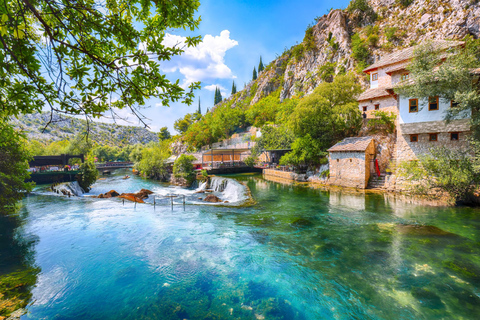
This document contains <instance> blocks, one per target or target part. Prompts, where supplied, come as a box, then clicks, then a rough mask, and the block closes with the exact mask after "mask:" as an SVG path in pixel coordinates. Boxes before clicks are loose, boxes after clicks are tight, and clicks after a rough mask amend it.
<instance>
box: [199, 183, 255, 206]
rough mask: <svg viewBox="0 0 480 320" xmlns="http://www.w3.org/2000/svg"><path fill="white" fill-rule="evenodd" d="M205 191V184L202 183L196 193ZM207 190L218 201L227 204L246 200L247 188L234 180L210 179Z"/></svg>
mask: <svg viewBox="0 0 480 320" xmlns="http://www.w3.org/2000/svg"><path fill="white" fill-rule="evenodd" d="M206 189H207V183H206V182H203V183H202V184H201V185H200V187H199V188H198V189H197V191H200V190H206ZM208 189H210V190H212V191H213V192H214V193H215V194H216V195H217V196H218V197H219V198H220V199H222V200H223V201H228V202H229V203H237V202H242V201H245V200H247V199H248V194H247V187H245V186H244V185H243V184H241V183H239V182H238V181H236V180H234V179H228V178H223V177H212V178H211V179H210V187H209V188H208Z"/></svg>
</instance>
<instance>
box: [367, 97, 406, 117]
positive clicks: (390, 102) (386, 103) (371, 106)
mask: <svg viewBox="0 0 480 320" xmlns="http://www.w3.org/2000/svg"><path fill="white" fill-rule="evenodd" d="M370 101H372V102H370ZM376 104H379V105H380V111H385V112H393V113H394V114H398V108H397V100H396V99H395V98H394V97H392V96H388V97H379V98H375V99H372V100H365V101H360V102H359V104H358V106H359V108H360V112H362V113H363V107H367V112H366V113H367V118H374V116H373V112H374V111H375V105H376Z"/></svg>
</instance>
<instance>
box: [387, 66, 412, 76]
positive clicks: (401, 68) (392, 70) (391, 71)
mask: <svg viewBox="0 0 480 320" xmlns="http://www.w3.org/2000/svg"><path fill="white" fill-rule="evenodd" d="M403 70H407V66H405V65H403V66H398V67H396V68H391V69H388V70H387V71H386V73H387V74H392V73H394V72H397V71H403Z"/></svg>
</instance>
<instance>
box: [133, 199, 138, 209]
mask: <svg viewBox="0 0 480 320" xmlns="http://www.w3.org/2000/svg"><path fill="white" fill-rule="evenodd" d="M133 199H135V207H134V208H136V207H137V198H135V197H133Z"/></svg>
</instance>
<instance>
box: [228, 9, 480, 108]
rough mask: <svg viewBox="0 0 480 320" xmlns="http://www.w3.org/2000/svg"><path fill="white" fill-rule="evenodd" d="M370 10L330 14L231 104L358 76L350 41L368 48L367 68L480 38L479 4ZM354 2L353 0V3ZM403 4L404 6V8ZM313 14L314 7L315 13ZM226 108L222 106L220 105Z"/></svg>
mask: <svg viewBox="0 0 480 320" xmlns="http://www.w3.org/2000/svg"><path fill="white" fill-rule="evenodd" d="M367 2H368V5H369V8H368V10H365V9H363V10H360V9H355V7H354V6H353V5H352V4H351V5H350V6H349V8H347V9H346V10H332V11H331V12H330V13H329V14H328V15H324V16H323V17H321V18H319V19H318V21H317V23H316V24H315V25H314V26H312V27H310V28H308V29H307V31H306V34H305V38H304V40H303V42H302V43H300V44H299V45H297V46H294V47H292V48H291V49H289V50H287V51H285V52H284V53H283V54H282V55H281V56H280V57H279V58H277V59H276V60H274V61H272V62H271V63H270V64H269V65H268V66H267V67H266V69H265V70H264V71H263V72H262V73H260V74H259V77H258V79H257V80H256V81H252V82H250V83H249V84H247V86H246V88H245V89H244V90H242V91H241V92H239V93H237V94H236V95H235V96H233V97H230V98H229V99H228V100H231V99H234V100H236V102H234V103H233V104H232V106H233V107H234V106H235V105H237V104H238V102H240V101H242V103H246V104H254V103H255V102H257V101H259V100H260V99H261V98H262V97H265V96H267V95H269V94H270V93H272V92H273V91H276V90H277V89H279V88H281V93H280V99H281V100H284V99H286V98H291V97H292V96H294V95H296V94H309V93H310V92H312V91H313V89H314V88H315V87H316V86H317V85H318V84H319V83H321V82H322V81H330V80H331V78H332V77H333V76H334V75H335V74H338V73H340V72H346V71H356V72H357V73H358V74H359V80H360V81H362V82H363V83H364V84H365V85H366V79H365V77H362V76H361V69H362V64H361V63H360V62H359V61H357V60H355V59H354V58H353V57H352V36H353V35H354V34H358V35H359V36H360V38H361V39H362V41H364V42H365V43H366V45H367V46H368V52H369V55H368V57H366V59H365V60H364V61H363V65H368V64H371V63H374V62H375V61H376V60H378V59H379V58H380V57H381V56H382V55H384V54H386V53H389V52H392V51H394V50H397V49H400V48H404V47H408V46H412V45H414V44H417V43H421V42H422V41H424V40H427V39H461V38H463V37H465V36H466V35H472V36H473V37H475V38H478V37H480V4H479V3H478V0H448V1H442V0H413V1H412V0H400V1H399V0H370V1H367ZM352 3H353V1H352ZM402 3H403V4H402ZM312 10H314V8H312ZM222 103H224V102H222Z"/></svg>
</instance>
